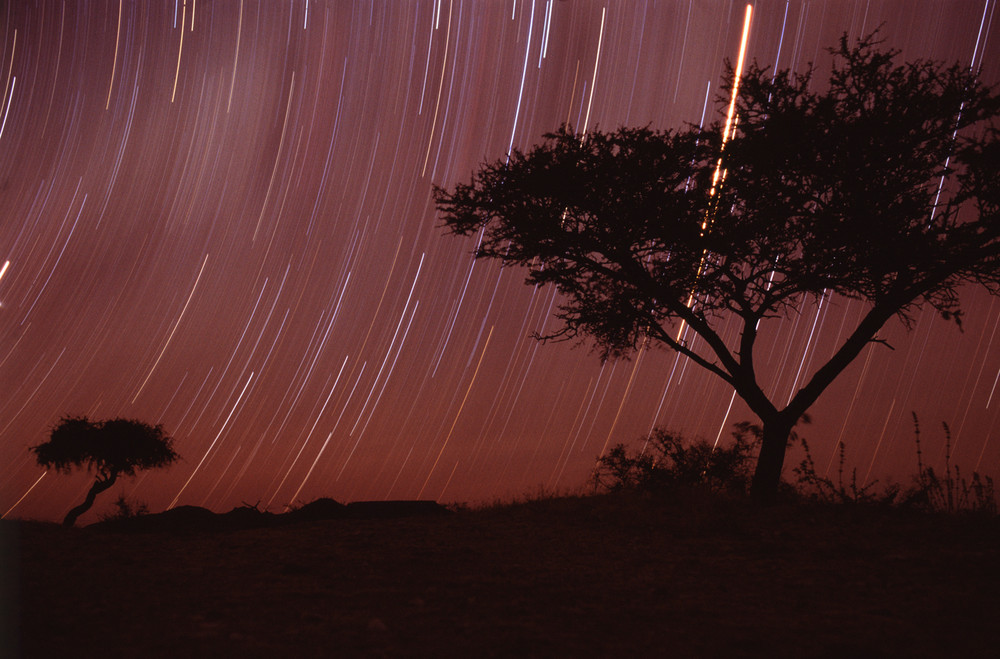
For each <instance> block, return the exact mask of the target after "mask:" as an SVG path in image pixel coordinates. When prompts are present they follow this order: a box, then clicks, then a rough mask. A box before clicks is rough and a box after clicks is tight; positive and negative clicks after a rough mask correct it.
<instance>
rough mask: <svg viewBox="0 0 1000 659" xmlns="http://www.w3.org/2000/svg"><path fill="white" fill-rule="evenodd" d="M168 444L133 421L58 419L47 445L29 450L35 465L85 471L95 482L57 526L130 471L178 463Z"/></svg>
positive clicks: (157, 429) (158, 432)
mask: <svg viewBox="0 0 1000 659" xmlns="http://www.w3.org/2000/svg"><path fill="white" fill-rule="evenodd" d="M172 444H173V439H171V438H170V437H169V436H167V434H166V433H165V432H164V430H163V426H162V425H155V426H152V425H149V424H147V423H143V422H142V421H137V420H135V419H120V418H119V419H109V420H107V421H90V420H89V419H88V418H87V417H85V416H82V417H64V418H63V419H62V420H61V421H60V422H59V424H58V425H57V426H56V427H55V428H53V429H52V432H51V434H50V435H49V441H47V442H45V443H44V444H39V445H38V446H33V447H31V450H32V451H34V452H35V458H36V459H37V460H38V464H40V465H41V466H43V467H46V468H49V467H51V468H53V469H56V470H57V471H65V472H69V471H70V470H71V469H72V468H74V467H77V468H79V467H83V466H86V468H87V470H88V471H90V470H91V469H93V470H94V471H96V472H97V480H96V481H95V482H94V485H93V486H92V487H91V488H90V491H89V492H87V498H86V499H85V500H84V502H83V503H81V504H80V505H79V506H77V507H75V508H73V509H72V510H70V511H69V512H68V513H67V514H66V518H65V519H64V520H63V526H73V524H75V523H76V519H77V518H78V517H79V516H80V515H82V514H83V513H85V512H87V511H88V510H90V507H91V506H92V505H94V499H95V498H96V497H97V495H98V494H100V493H101V492H103V491H105V490H107V489H108V488H110V487H111V486H112V485H114V484H115V481H116V480H118V476H119V475H125V476H132V475H134V474H135V472H136V470H140V469H154V468H157V467H166V466H168V465H170V464H171V463H173V462H174V460H176V459H177V458H178V455H177V453H175V452H174V450H173V447H172Z"/></svg>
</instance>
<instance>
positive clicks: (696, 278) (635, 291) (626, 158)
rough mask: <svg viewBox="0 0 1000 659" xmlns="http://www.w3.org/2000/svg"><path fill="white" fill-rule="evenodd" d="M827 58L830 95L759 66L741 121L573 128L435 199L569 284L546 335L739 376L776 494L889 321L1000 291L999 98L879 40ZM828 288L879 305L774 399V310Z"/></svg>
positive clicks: (502, 256) (487, 247) (452, 221)
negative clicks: (812, 419) (641, 350)
mask: <svg viewBox="0 0 1000 659" xmlns="http://www.w3.org/2000/svg"><path fill="white" fill-rule="evenodd" d="M831 53H832V54H833V55H834V59H833V66H832V70H831V73H830V77H829V82H828V84H827V85H826V89H825V90H821V91H815V90H814V88H815V87H816V86H817V85H816V84H815V83H814V82H813V79H812V78H813V75H812V68H811V67H810V69H809V70H807V71H806V72H805V73H804V74H795V73H792V72H790V71H787V70H786V71H780V72H777V73H776V74H774V75H772V74H771V73H770V72H768V71H767V70H765V69H763V68H761V67H759V66H757V65H756V64H753V65H751V66H750V67H749V68H748V72H747V73H746V74H745V75H743V76H742V77H741V78H740V83H739V88H738V89H739V95H738V98H737V101H736V105H735V107H736V114H737V118H738V121H737V122H736V123H735V127H730V126H729V125H726V126H725V127H724V126H723V125H722V122H721V120H720V121H719V122H716V123H715V124H713V125H712V126H710V127H709V128H707V129H705V130H702V129H701V128H699V127H694V126H692V127H688V128H686V129H683V130H679V131H654V130H651V129H648V128H620V129H619V130H617V131H615V132H611V133H602V132H592V133H588V134H586V135H582V136H581V135H577V134H575V133H574V132H573V131H572V130H571V129H570V128H568V127H565V126H564V127H562V128H561V129H560V130H558V131H557V132H555V133H551V134H548V135H546V136H545V141H544V142H543V143H542V144H540V145H539V146H536V147H535V148H533V149H532V150H531V151H529V152H527V153H522V152H520V151H515V152H513V153H511V154H510V157H509V158H508V159H506V160H500V161H497V162H495V163H493V164H485V165H483V166H482V167H481V169H479V171H477V172H476V173H475V174H474V176H473V179H472V182H471V183H469V184H459V185H457V186H455V188H454V191H449V190H446V189H443V188H440V187H435V190H434V197H435V201H436V204H437V206H438V209H439V211H440V212H441V217H442V219H443V221H444V224H445V226H446V227H447V228H448V229H449V230H450V231H451V232H452V233H455V234H459V235H473V234H477V233H479V232H482V236H481V240H480V243H479V247H478V251H477V255H478V256H479V257H486V258H494V259H497V260H499V261H501V262H502V263H503V264H505V265H519V266H523V267H526V268H527V270H528V275H527V282H528V283H529V284H532V285H545V284H552V285H555V286H556V288H557V289H558V290H559V292H560V293H561V294H562V302H561V306H560V309H559V312H558V314H557V317H558V318H560V319H561V320H562V322H563V325H562V327H561V328H560V329H558V330H557V331H555V332H554V333H552V334H549V335H546V336H542V337H538V338H542V339H573V338H578V337H590V338H592V339H593V340H594V342H595V344H596V346H597V347H598V348H599V349H600V351H601V353H602V357H603V358H608V357H617V356H627V355H628V354H630V353H631V352H633V351H634V350H636V349H637V347H638V346H639V345H640V344H641V343H643V342H647V341H648V342H652V343H654V344H656V343H659V344H661V345H663V346H666V347H668V348H671V349H673V350H675V351H677V352H679V353H680V354H683V355H685V356H686V357H687V358H689V359H691V360H692V361H694V362H695V363H697V364H698V365H700V366H702V367H703V368H705V369H707V370H708V371H710V372H712V373H714V374H715V375H717V376H718V377H720V378H721V379H723V380H724V381H725V382H726V383H728V384H729V385H730V386H732V387H733V388H734V389H735V390H736V393H737V394H738V395H739V396H740V397H741V398H742V399H743V400H744V401H745V402H746V403H747V405H748V406H749V407H750V409H751V410H752V411H753V412H754V413H755V414H756V415H757V416H758V417H759V418H760V421H761V425H762V443H761V448H760V454H759V457H758V460H757V465H756V469H755V472H754V477H753V483H752V487H751V489H752V493H753V494H754V495H755V496H758V497H761V498H770V497H772V496H773V495H774V494H775V493H776V492H777V489H778V483H779V481H780V478H781V471H782V465H783V463H784V457H785V449H786V447H787V444H788V438H789V434H790V432H791V430H792V428H793V427H794V426H795V424H796V422H797V421H798V420H799V419H800V418H801V417H802V416H803V414H805V413H806V411H807V410H808V409H809V407H810V406H811V405H812V404H813V403H814V402H815V401H816V399H817V398H818V397H819V395H820V394H821V393H822V392H823V391H824V390H825V389H826V388H827V387H828V386H829V385H830V384H831V383H832V382H833V381H834V379H835V378H836V377H837V376H838V375H839V374H840V373H841V372H843V370H844V369H845V368H846V367H847V365H848V364H850V363H851V362H852V361H853V360H854V359H855V358H856V357H857V356H858V355H859V354H860V353H861V351H862V350H863V349H864V348H865V347H866V346H868V345H869V344H871V343H873V342H881V340H880V339H879V338H878V332H879V330H880V329H881V328H882V326H883V325H884V324H885V323H886V322H888V321H889V320H890V319H891V318H893V317H894V316H897V317H899V318H901V319H902V320H903V321H904V322H906V323H907V324H909V323H910V321H911V320H912V319H913V317H914V314H915V313H916V311H917V310H919V309H920V308H922V307H926V306H929V307H932V308H934V309H936V310H937V311H938V312H939V313H940V314H941V315H942V316H943V317H945V318H950V319H954V320H955V321H956V322H957V321H959V320H960V318H961V315H960V314H961V310H960V308H959V300H958V290H959V288H960V287H962V286H964V285H967V284H970V283H971V284H980V285H982V286H984V287H985V288H986V289H987V290H989V291H990V292H991V293H997V291H998V289H1000V260H998V257H1000V194H998V189H1000V186H997V183H996V182H997V180H998V176H1000V140H998V139H997V137H998V132H997V127H996V123H995V122H996V119H997V117H998V116H1000V95H998V94H997V92H996V90H995V89H993V88H989V87H986V86H984V85H983V84H981V83H980V82H979V81H978V80H977V78H976V75H975V73H974V72H972V71H969V70H968V68H967V67H962V66H959V65H954V66H951V67H945V66H943V65H941V64H939V63H935V62H928V61H917V62H913V63H906V64H898V63H897V62H896V58H897V56H898V51H894V50H888V51H881V50H879V49H878V48H877V43H876V41H875V39H874V38H873V37H866V38H864V39H861V40H860V41H859V42H858V43H857V45H856V46H854V47H849V45H848V42H847V38H846V36H845V37H843V38H842V39H841V41H840V46H839V48H836V49H832V50H831ZM731 78H732V76H731V74H730V75H729V76H728V77H727V80H728V79H731ZM725 89H727V90H728V91H732V83H727V85H726V86H725ZM723 133H726V137H729V139H728V140H726V139H723V137H722V136H723ZM832 295H839V296H841V297H843V298H847V299H852V300H859V301H861V302H862V303H863V304H864V305H865V307H866V311H865V313H864V315H863V317H862V318H861V320H860V322H859V323H858V325H857V326H856V327H855V328H853V330H851V331H850V332H849V334H847V338H846V340H844V341H843V343H842V344H841V345H840V346H839V347H838V348H837V349H836V350H835V351H834V352H833V353H832V356H831V357H830V358H829V360H827V362H826V363H825V364H822V365H821V366H820V367H819V368H818V369H817V370H815V371H814V372H813V373H812V374H811V376H810V377H808V379H806V380H805V381H804V384H803V385H802V386H801V388H800V389H799V390H798V391H797V392H795V393H794V395H793V396H792V397H791V399H790V400H789V399H787V398H785V397H784V396H780V398H779V396H778V395H776V394H775V393H774V392H770V393H769V392H767V391H765V390H764V389H763V388H762V386H761V381H760V378H759V377H758V369H757V360H756V358H755V354H754V352H755V347H756V343H757V338H758V332H759V331H761V329H762V328H761V323H762V321H764V320H766V319H772V318H782V317H785V316H787V315H788V314H789V313H791V312H793V311H794V310H796V309H798V308H800V307H801V306H803V305H804V304H806V303H807V302H809V301H810V300H813V301H815V300H819V299H822V298H824V297H826V296H832ZM731 321H735V323H736V324H737V326H738V328H739V331H738V333H737V335H736V337H735V338H734V339H727V337H728V336H729V333H728V332H726V331H724V330H726V329H727V327H728V326H729V323H730V322H731ZM685 328H689V329H690V331H691V332H693V333H694V334H695V335H697V337H698V338H699V339H700V341H699V342H694V341H690V340H688V339H687V338H686V331H682V330H685ZM786 401H787V403H786ZM782 405H783V406H782Z"/></svg>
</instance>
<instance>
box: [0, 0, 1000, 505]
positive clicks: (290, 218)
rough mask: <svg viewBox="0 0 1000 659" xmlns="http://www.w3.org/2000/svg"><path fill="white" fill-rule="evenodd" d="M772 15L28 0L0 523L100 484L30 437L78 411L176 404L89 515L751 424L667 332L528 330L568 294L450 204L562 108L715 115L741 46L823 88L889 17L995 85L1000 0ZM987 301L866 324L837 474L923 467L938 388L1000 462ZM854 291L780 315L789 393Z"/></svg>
mask: <svg viewBox="0 0 1000 659" xmlns="http://www.w3.org/2000/svg"><path fill="white" fill-rule="evenodd" d="M750 14H751V12H750V10H749V9H748V7H747V6H746V0H742V1H741V2H737V1H733V2H715V3H700V2H696V1H688V0H676V1H672V2H657V3H651V2H647V3H643V2H610V1H609V2H597V1H594V2H563V1H557V0H506V1H505V2H470V1H464V2H463V1H460V0H449V1H447V2H445V1H443V0H426V1H418V0H414V1H413V2H396V1H394V0H382V1H378V0H356V1H349V0H345V1H344V2H330V3H316V2H311V3H310V2H306V1H305V0H299V1H289V2H265V1H252V0H240V2H235V1H234V2H215V3H196V2H195V1H194V0H161V1H154V2H142V3H128V2H121V0H80V2H73V3H66V2H59V1H56V0H42V1H40V2H35V3H24V2H12V3H6V4H4V5H3V6H2V7H0V39H2V40H3V46H2V48H0V84H2V85H3V91H2V93H0V218H3V219H2V220H0V264H3V268H2V270H0V385H2V387H3V391H4V396H3V398H2V399H0V513H5V514H7V515H10V516H14V517H38V518H44V519H57V518H60V517H61V516H62V515H63V514H65V512H66V510H68V508H69V507H71V506H72V505H73V504H75V503H78V502H79V501H81V500H82V499H83V496H84V494H85V493H86V490H87V488H88V487H89V485H90V477H88V475H87V474H73V475H63V474H58V475H57V474H52V475H50V476H49V477H46V478H43V477H42V476H43V473H44V472H42V471H41V470H40V468H39V467H38V466H37V465H36V464H35V462H34V460H33V456H32V454H31V453H30V452H29V451H28V447H30V446H32V445H35V444H38V443H41V442H42V441H44V440H45V438H46V435H47V431H48V429H50V428H51V427H52V426H53V425H54V424H55V423H56V422H57V421H58V420H59V418H60V417H61V416H63V415H82V414H85V415H89V416H90V417H92V418H97V419H101V418H109V417H115V416H127V417H133V418H138V419H141V420H144V421H149V422H154V423H162V424H164V426H165V427H166V429H167V431H168V432H169V433H170V434H172V435H173V436H174V437H175V439H176V446H175V448H176V449H177V451H178V452H179V453H180V454H181V456H182V457H183V461H182V462H180V463H178V464H176V465H175V466H173V467H172V468H170V469H167V470H162V471H153V472H149V473H144V474H140V475H138V476H137V477H136V478H134V479H122V481H121V482H120V484H118V485H116V486H115V488H114V490H113V491H112V492H111V493H108V494H105V495H104V497H105V498H106V499H107V501H105V500H104V498H99V499H98V502H97V505H96V506H95V508H94V510H93V511H92V512H91V513H89V514H88V517H86V518H84V519H83V520H82V521H83V522H84V523H86V522H87V521H91V520H93V519H95V518H96V516H97V515H98V514H100V513H101V512H103V511H104V510H106V508H107V506H109V505H110V503H111V501H112V500H113V499H114V497H116V496H117V495H118V494H119V493H122V494H125V495H126V496H129V497H134V498H135V499H137V500H139V501H143V502H145V503H146V504H147V505H148V506H149V508H150V509H151V510H157V509H160V510H162V509H164V508H166V507H167V506H168V505H204V506H208V507H210V508H213V509H216V510H228V509H230V508H232V507H233V506H236V505H239V504H240V503H242V502H251V503H252V502H257V501H260V502H261V504H262V505H267V506H268V507H270V508H271V509H272V510H280V509H282V508H283V507H284V506H285V505H286V504H289V503H293V502H294V501H297V500H306V501H307V500H310V499H314V498H316V497H320V496H330V497H333V498H336V499H339V500H343V501H350V500H358V499H383V498H415V497H418V496H422V497H426V498H434V499H439V500H443V501H454V500H465V501H481V500H490V499H493V498H496V497H505V496H511V495H516V494H521V493H524V492H527V491H531V490H535V489H537V488H538V487H539V486H541V487H545V488H575V487H578V486H580V485H581V484H582V483H583V482H584V481H585V479H586V478H587V476H588V474H589V471H590V469H591V468H592V466H593V464H594V460H595V458H596V456H597V455H598V454H599V453H600V452H601V451H602V450H603V449H604V448H606V447H608V446H610V445H612V444H614V443H617V442H632V441H638V440H640V439H641V438H642V437H643V436H645V435H646V434H647V433H649V431H650V429H651V428H652V427H654V426H656V425H662V426H665V427H668V428H671V429H674V430H677V431H679V432H682V433H684V434H687V435H691V436H696V435H701V436H705V437H709V438H715V437H717V436H718V434H719V433H720V432H722V433H723V434H724V433H725V432H726V428H727V427H728V425H729V424H730V423H731V422H732V421H739V420H743V419H751V418H752V417H751V415H750V413H749V412H748V410H747V409H746V408H745V406H743V405H742V403H741V402H740V401H739V400H738V399H737V400H735V401H734V400H733V398H732V393H731V391H730V390H729V389H728V388H727V387H726V386H725V385H724V383H722V382H721V381H718V379H717V378H715V377H714V376H712V375H710V374H708V373H705V372H703V371H702V370H701V369H699V368H697V367H696V366H693V365H691V364H689V363H687V362H686V361H685V360H684V359H680V358H678V357H677V356H676V355H674V354H672V353H668V352H664V351H660V350H655V349H651V348H645V349H644V350H642V351H641V352H640V353H639V354H638V355H636V356H635V358H634V359H633V360H632V361H631V362H609V363H607V364H603V365H602V364H601V363H600V361H599V360H598V359H597V357H596V356H595V355H593V354H592V353H590V352H589V350H588V349H586V348H582V349H575V350H574V349H572V347H571V346H568V345H565V344H555V345H553V344H550V345H542V344H539V343H537V342H535V341H534V340H532V339H531V338H530V335H531V334H532V332H536V331H543V332H544V331H546V330H551V329H552V328H553V327H554V324H553V323H554V320H553V319H552V312H553V310H554V309H555V308H556V305H557V304H558V299H557V298H556V297H555V294H554V292H553V291H552V290H549V289H533V288H531V287H528V286H525V285H524V283H523V275H522V273H519V272H517V271H513V270H507V271H501V270H500V269H498V268H497V267H496V265H495V264H493V263H489V262H485V261H483V262H474V261H473V260H472V258H471V252H472V249H473V248H474V245H475V240H474V239H470V240H460V239H457V238H454V237H448V236H444V235H443V234H442V231H441V229H440V227H439V226H438V222H437V219H436V217H435V211H434V207H433V203H432V200H431V186H432V185H433V184H437V185H442V186H453V185H454V184H455V183H457V182H464V181H468V179H469V177H470V176H471V173H472V171H473V170H474V169H475V168H476V167H477V166H479V165H480V164H481V163H482V162H484V161H494V160H497V159H500V158H503V157H504V156H505V155H506V154H507V153H508V152H509V150H510V149H511V148H521V149H525V148H528V147H530V146H531V145H532V144H534V143H536V142H537V141H538V140H539V139H540V136H541V135H542V134H543V133H544V132H547V131H551V130H553V129H555V128H556V127H558V126H559V125H560V124H561V123H563V122H569V123H571V124H572V125H573V126H576V127H579V128H580V129H583V130H587V131H593V130H611V129H614V128H616V127H618V126H619V125H622V124H626V125H647V124H648V125H651V126H653V127H657V128H668V127H677V126H680V125H682V124H683V123H684V122H691V123H697V122H699V120H700V119H702V120H704V119H708V120H712V119H715V118H719V119H721V118H723V117H725V116H726V115H727V104H728V106H729V107H730V108H732V99H731V98H728V99H723V98H717V93H716V91H715V90H717V89H718V86H719V81H720V78H721V76H722V74H723V71H724V66H723V62H724V61H725V60H726V59H727V58H729V59H734V58H736V59H737V60H738V67H741V66H742V62H744V61H750V60H751V59H756V60H757V61H759V62H760V63H761V64H776V65H777V66H778V67H779V68H789V67H790V68H794V69H796V70H802V69H803V68H804V67H805V66H806V64H807V62H809V61H815V62H816V67H817V68H816V79H817V80H822V79H823V78H824V77H825V73H826V71H827V67H828V65H829V56H828V54H827V53H826V52H825V50H824V48H826V47H828V46H833V45H835V43H836V41H837V39H838V38H839V36H840V35H841V33H843V32H845V31H846V32H847V34H848V36H849V37H850V38H851V39H854V38H857V37H859V36H861V35H862V34H865V33H868V32H870V31H871V30H872V29H874V28H875V27H876V26H878V25H883V28H882V30H883V31H882V34H883V36H884V38H885V40H886V42H887V44H888V45H890V46H892V47H895V48H899V49H901V50H902V52H903V57H905V58H910V59H912V58H916V57H932V58H935V59H940V60H946V61H958V62H962V63H963V64H968V65H969V66H972V67H973V68H974V69H976V70H981V76H982V78H983V79H984V80H986V81H987V82H997V81H1000V36H998V34H997V30H996V26H997V23H998V22H1000V15H998V14H1000V12H997V0H968V1H967V2H955V3H941V2H936V1H933V0H926V1H920V0H916V1H914V0H906V1H903V0H883V1H878V0H826V1H822V0H816V1H812V2H804V1H800V2H791V1H789V2H786V1H784V0H773V1H771V2H767V1H763V0H762V1H758V2H756V3H754V6H753V10H752V15H753V30H752V32H751V31H750V30H749V24H750ZM741 19H742V20H741ZM741 44H742V45H741ZM817 84H819V83H817ZM706 86H707V87H708V92H706ZM729 113H730V114H733V113H734V111H733V110H732V109H730V110H729ZM736 120H737V119H736V117H735V116H733V117H732V121H733V122H735V121H736ZM731 130H732V126H730V127H729V128H728V129H727V133H728V132H730V131H731ZM720 176H721V174H720ZM963 299H964V303H965V311H966V314H967V317H966V318H965V323H964V328H965V329H964V332H960V331H958V330H957V329H955V327H954V326H953V325H950V324H948V323H946V322H944V321H942V320H940V319H938V318H936V317H935V316H933V315H932V314H925V315H922V316H920V317H919V319H918V321H917V322H916V324H915V326H914V328H913V329H912V331H910V332H908V333H907V332H906V331H905V330H904V329H903V328H902V327H901V326H900V325H899V324H895V323H894V324H892V325H890V326H889V327H888V328H887V329H886V332H885V338H886V339H887V340H888V341H889V342H890V343H891V344H892V345H893V347H894V348H895V350H894V351H890V350H888V349H885V348H884V347H882V346H873V347H872V348H871V349H869V350H867V351H866V352H865V353H864V354H862V355H861V357H859V359H858V360H857V362H856V363H855V364H854V365H852V367H851V368H850V369H849V370H848V372H846V373H845V374H844V376H843V377H842V378H841V379H840V380H839V381H838V382H837V383H836V384H835V385H834V386H833V387H832V388H831V390H830V391H828V392H827V393H826V394H825V395H824V397H823V398H822V399H821V400H820V402H819V403H818V404H817V405H816V406H815V407H814V408H813V409H812V410H811V413H812V417H813V419H814V423H813V425H811V426H808V427H806V428H805V429H804V434H805V436H806V437H807V438H808V439H809V440H810V446H811V447H812V450H813V456H814V458H815V459H816V462H817V464H818V465H820V466H821V467H822V466H825V465H827V464H835V458H836V446H837V443H838V442H839V441H844V442H846V445H847V459H848V467H852V466H855V465H856V466H857V467H858V473H859V476H860V475H863V474H870V475H871V477H873V478H875V477H879V478H882V477H885V476H887V475H888V476H893V477H895V478H904V477H906V476H907V475H908V474H910V473H912V471H913V469H914V467H915V455H914V450H913V432H912V421H911V419H910V413H911V412H912V411H917V412H918V413H919V414H920V417H921V422H922V439H923V448H924V456H925V458H926V459H927V460H928V461H929V462H931V463H932V464H938V462H935V461H941V460H943V454H944V445H943V433H942V432H941V431H940V430H939V428H940V423H941V422H942V421H946V422H948V423H949V424H950V426H951V429H952V435H953V450H952V458H953V463H954V462H958V463H959V464H961V465H962V466H963V469H966V470H968V471H971V470H973V469H978V470H980V471H982V472H984V473H988V474H991V475H994V476H996V475H998V471H1000V470H998V461H1000V443H998V441H997V438H996V437H994V435H995V434H996V432H997V431H998V429H1000V405H997V404H996V401H995V400H994V399H993V398H995V394H994V393H993V389H994V386H995V383H996V382H997V381H998V378H1000V341H998V337H997V328H998V326H1000V304H997V303H996V302H995V300H994V299H993V298H990V297H989V296H987V295H984V294H982V293H978V292H972V291H970V292H969V293H968V294H967V295H966V296H965V297H964V298H963ZM862 311H863V309H862V307H861V306H860V305H859V304H858V303H855V302H848V301H844V300H838V299H832V300H825V301H824V302H823V303H822V304H821V305H812V304H810V305H806V306H804V307H803V308H802V309H801V313H800V314H798V315H795V316H793V317H791V318H789V319H787V320H785V321H783V322H780V323H779V322H773V323H768V322H765V323H764V324H763V325H762V327H761V339H760V341H759V353H758V355H757V362H758V363H759V364H760V367H761V369H762V372H763V374H764V375H763V383H762V384H763V386H764V388H765V389H766V390H767V391H768V392H769V393H771V394H772V395H773V396H775V397H776V398H783V397H786V396H788V395H789V394H790V392H792V391H793V390H795V388H796V387H797V386H801V383H802V382H803V380H804V379H805V378H807V377H808V376H809V374H811V373H812V372H813V371H814V370H815V369H816V368H817V366H818V365H819V364H820V363H822V362H823V361H825V359H826V358H827V357H828V356H829V355H830V354H831V351H832V349H833V346H834V344H835V343H836V342H837V341H838V339H840V338H842V337H843V333H844V332H845V331H846V330H847V328H848V327H849V326H850V325H851V324H852V323H856V322H857V320H858V318H859V317H860V315H861V313H862ZM736 329H737V327H736V325H735V324H734V325H733V326H731V327H727V328H725V330H724V332H723V335H724V336H725V337H726V338H727V340H732V339H733V338H734V337H735V332H736ZM686 340H689V341H692V340H694V337H693V336H692V335H690V332H688V334H687V335H686ZM796 461H797V459H796V458H795V456H792V457H790V458H789V467H791V466H793V464H794V462H796ZM102 506H103V508H102Z"/></svg>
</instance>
